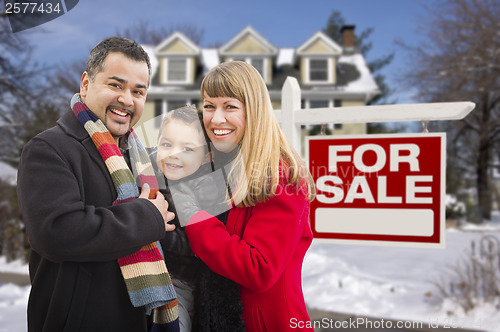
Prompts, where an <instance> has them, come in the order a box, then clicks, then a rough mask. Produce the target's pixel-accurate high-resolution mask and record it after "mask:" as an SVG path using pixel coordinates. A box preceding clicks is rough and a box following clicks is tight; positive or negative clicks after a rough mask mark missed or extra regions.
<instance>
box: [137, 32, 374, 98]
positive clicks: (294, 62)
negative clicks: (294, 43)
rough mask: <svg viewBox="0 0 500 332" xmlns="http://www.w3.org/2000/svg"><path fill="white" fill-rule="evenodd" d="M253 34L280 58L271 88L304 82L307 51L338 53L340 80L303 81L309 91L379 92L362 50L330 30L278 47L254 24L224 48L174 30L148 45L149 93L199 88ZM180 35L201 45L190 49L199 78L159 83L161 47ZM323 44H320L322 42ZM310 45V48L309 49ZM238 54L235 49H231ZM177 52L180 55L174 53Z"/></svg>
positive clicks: (277, 60) (276, 88)
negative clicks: (347, 48)
mask: <svg viewBox="0 0 500 332" xmlns="http://www.w3.org/2000/svg"><path fill="white" fill-rule="evenodd" d="M249 35H250V36H252V37H253V38H255V40H257V41H258V42H259V44H260V45H263V46H265V47H266V49H267V50H269V53H265V54H267V55H269V54H272V55H274V56H276V61H275V63H274V66H273V73H272V83H271V84H270V85H268V88H269V90H270V91H271V90H272V91H275V92H273V93H276V92H277V91H281V89H282V87H283V84H284V82H285V80H286V78H287V77H288V76H292V77H295V78H297V79H299V82H300V76H301V72H300V67H299V66H300V61H298V59H299V58H300V57H301V56H303V55H313V56H314V55H317V54H321V55H325V54H328V55H335V56H336V57H337V58H338V61H337V72H338V75H337V82H336V84H335V85H328V86H320V87H318V86H314V85H303V86H302V87H301V88H302V90H303V91H304V93H305V94H310V95H315V94H316V95H326V94H328V93H332V92H335V93H346V94H358V93H359V94H369V95H375V94H377V93H379V88H378V86H377V83H376V82H375V80H374V78H373V76H372V75H371V72H370V70H369V68H368V66H367V64H366V62H365V59H364V57H363V55H362V54H360V53H354V54H352V53H347V54H346V53H343V49H342V47H341V46H339V45H338V44H337V43H335V42H334V41H333V40H331V39H330V38H329V37H328V36H327V35H326V34H324V33H323V32H321V31H319V32H317V33H315V34H313V35H312V36H311V37H310V38H309V39H308V40H307V41H306V42H305V43H303V44H302V45H301V46H300V47H298V48H289V47H287V48H276V47H274V46H273V45H272V44H271V43H269V42H268V41H267V40H266V39H265V38H263V37H262V36H261V35H260V34H259V33H258V32H257V31H255V30H254V29H253V28H252V27H246V28H245V29H243V30H242V31H241V32H239V33H238V34H237V35H236V36H235V37H234V38H232V39H231V40H230V41H229V42H228V43H226V44H225V45H223V46H222V47H221V48H219V49H217V48H199V47H198V46H196V45H194V43H192V42H191V41H190V40H189V39H188V38H187V37H186V36H184V35H182V34H181V33H174V34H173V35H172V36H170V37H168V38H167V39H166V40H165V41H163V42H162V43H161V44H160V45H159V46H157V47H152V46H147V45H146V46H144V49H145V50H146V51H147V52H148V54H149V56H150V58H151V65H152V83H151V87H150V90H149V93H153V94H156V93H159V94H161V93H167V94H172V93H178V94H185V93H186V90H190V91H191V93H193V91H195V90H196V91H198V90H199V87H200V85H201V81H202V79H203V77H204V76H205V74H206V73H207V72H208V71H209V70H210V69H212V68H213V67H215V66H216V65H218V64H219V63H220V62H221V61H222V59H221V56H223V55H227V54H228V53H227V52H228V50H230V49H231V48H232V47H233V46H234V45H236V44H237V43H238V42H239V41H241V40H243V39H244V38H247V36H249ZM176 39H180V40H182V42H184V43H185V44H186V45H191V47H192V49H193V50H195V49H197V53H190V55H191V56H195V57H197V59H198V61H197V62H198V66H197V68H196V69H195V70H196V72H195V81H194V82H193V84H190V85H183V86H182V87H180V86H159V78H158V77H159V73H158V69H157V68H158V67H159V61H158V56H164V55H166V54H164V53H161V52H159V50H161V49H163V48H164V47H166V46H168V45H169V43H172V42H174V41H175V40H176ZM318 42H319V43H320V44H321V47H319V48H318V47H316V46H317V45H318V44H317V43H318ZM313 45H316V46H315V47H314V50H313V51H312V52H311V49H310V47H311V46H313ZM308 48H309V49H308ZM318 49H319V50H324V51H323V53H315V52H317V50H318ZM230 54H234V53H230ZM174 56H177V55H176V54H174Z"/></svg>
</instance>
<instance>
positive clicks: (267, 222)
mask: <svg viewBox="0 0 500 332" xmlns="http://www.w3.org/2000/svg"><path fill="white" fill-rule="evenodd" d="M186 234H187V235H188V238H189V242H190V243H191V247H192V249H193V252H194V254H195V255H197V256H198V257H200V258H201V259H202V260H203V261H204V262H205V264H207V265H208V266H209V267H210V268H211V269H212V270H213V271H214V272H216V273H218V274H220V275H222V276H225V277H227V278H229V279H231V280H234V281H235V282H237V283H238V284H239V285H240V292H241V301H242V304H243V307H244V309H243V319H244V321H245V325H246V331H248V332H253V331H255V332H257V331H258V332H263V331H280V332H281V331H297V330H309V331H313V329H298V328H297V327H298V326H304V325H306V324H308V323H309V321H310V319H309V316H308V314H307V311H306V307H305V304H304V297H303V294H302V280H301V279H302V278H301V271H302V261H303V259H304V255H305V253H306V251H307V249H308V248H309V246H310V244H311V241H312V232H311V228H310V225H309V201H308V200H307V199H306V197H305V195H304V193H303V192H302V191H300V190H298V189H297V187H296V186H291V185H279V186H278V188H277V191H276V195H275V196H273V197H272V198H270V199H268V200H267V201H265V202H263V203H259V204H257V205H256V206H253V207H236V208H233V209H232V210H231V211H230V212H229V216H228V219H227V223H226V225H224V224H223V223H222V222H220V221H219V220H218V219H216V218H215V217H213V216H211V215H210V214H208V213H207V212H205V211H200V212H198V213H197V214H196V215H194V216H193V218H191V220H190V222H189V224H188V225H187V227H186ZM309 324H310V323H309Z"/></svg>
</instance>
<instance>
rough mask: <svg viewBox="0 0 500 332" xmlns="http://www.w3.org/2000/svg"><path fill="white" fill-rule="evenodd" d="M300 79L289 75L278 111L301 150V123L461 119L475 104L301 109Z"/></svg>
mask: <svg viewBox="0 0 500 332" xmlns="http://www.w3.org/2000/svg"><path fill="white" fill-rule="evenodd" d="M300 99H301V91H300V86H299V83H298V82H297V79H296V78H294V77H288V78H287V79H286V81H285V84H283V89H282V91H281V110H277V111H275V114H276V117H277V119H278V121H279V122H280V124H281V128H282V129H283V131H284V133H285V135H286V136H287V137H288V139H289V140H290V142H291V143H292V145H293V146H294V148H295V149H296V150H297V151H298V152H300V151H301V144H302V142H301V130H300V126H301V125H313V124H322V123H370V122H396V121H432V120H460V119H463V118H465V117H466V116H467V114H469V113H470V112H471V111H472V110H473V109H474V107H475V104H474V103H472V102H453V103H429V104H396V105H375V106H350V107H328V108H311V109H301V108H300Z"/></svg>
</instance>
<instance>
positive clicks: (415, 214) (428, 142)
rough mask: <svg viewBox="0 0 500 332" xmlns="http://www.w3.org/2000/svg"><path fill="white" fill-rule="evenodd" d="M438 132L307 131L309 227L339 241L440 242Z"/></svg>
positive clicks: (441, 141) (441, 153) (441, 152)
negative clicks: (311, 185)
mask: <svg viewBox="0 0 500 332" xmlns="http://www.w3.org/2000/svg"><path fill="white" fill-rule="evenodd" d="M445 138H446V137H445V134H444V133H423V134H383V135H362V136H313V137H307V138H306V144H307V145H306V150H307V151H306V154H307V158H308V164H309V170H310V172H311V174H312V176H313V178H314V181H315V183H316V198H315V200H314V201H313V202H312V203H311V228H312V230H313V234H314V237H315V238H317V239H324V240H331V241H334V242H343V243H358V244H360V243H361V244H385V245H399V246H419V247H440V248H443V247H444V223H445V168H446V139H445Z"/></svg>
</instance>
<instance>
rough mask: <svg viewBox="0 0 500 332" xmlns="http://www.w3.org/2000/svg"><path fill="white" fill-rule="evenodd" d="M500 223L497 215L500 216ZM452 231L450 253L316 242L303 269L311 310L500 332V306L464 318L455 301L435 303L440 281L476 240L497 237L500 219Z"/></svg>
mask: <svg viewBox="0 0 500 332" xmlns="http://www.w3.org/2000/svg"><path fill="white" fill-rule="evenodd" d="M497 219H498V216H497ZM464 228H465V230H454V229H449V230H447V232H446V248H445V249H423V248H408V247H379V246H356V245H344V244H327V243H315V242H313V244H312V246H311V248H310V250H309V251H308V253H307V255H306V258H305V261H304V266H303V275H302V277H303V289H304V297H305V300H306V303H307V304H308V306H309V307H311V308H317V309H322V310H328V311H336V312H341V313H348V314H353V315H366V316H370V317H383V318H391V319H395V320H405V321H413V322H415V321H418V322H423V323H424V326H428V325H429V324H435V322H438V323H439V325H445V326H446V325H449V326H451V325H452V324H453V325H456V326H457V327H463V328H471V329H480V330H486V331H500V303H496V306H495V305H492V304H484V305H480V306H478V308H477V309H475V310H473V311H472V312H468V313H464V312H463V310H461V309H460V308H459V306H458V305H457V304H456V303H454V302H453V301H451V300H447V301H445V302H444V303H443V304H438V303H435V302H434V303H431V301H430V298H429V297H428V296H426V293H428V292H430V293H428V294H433V295H437V290H436V288H435V287H434V284H433V282H437V281H439V280H440V278H441V277H442V276H444V275H445V274H446V273H447V272H448V271H450V270H449V267H451V266H455V265H456V264H457V263H458V262H459V261H460V260H461V259H464V258H465V257H466V255H467V253H468V252H470V248H471V241H473V240H476V241H477V240H479V239H480V238H481V237H482V236H483V235H486V234H492V235H495V236H496V237H497V238H498V239H499V240H500V220H497V221H495V222H490V223H487V224H485V225H481V226H475V225H469V224H467V225H466V226H465V227H464Z"/></svg>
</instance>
